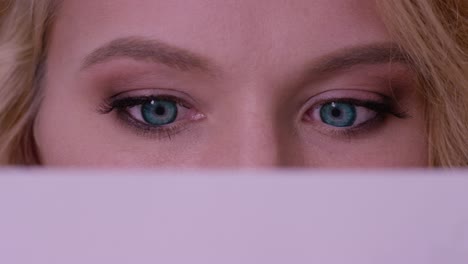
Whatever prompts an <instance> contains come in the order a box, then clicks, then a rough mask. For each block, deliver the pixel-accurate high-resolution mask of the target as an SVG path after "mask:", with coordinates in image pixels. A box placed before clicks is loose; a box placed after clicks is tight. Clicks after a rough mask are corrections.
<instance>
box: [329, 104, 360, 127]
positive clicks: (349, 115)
mask: <svg viewBox="0 0 468 264" xmlns="http://www.w3.org/2000/svg"><path fill="white" fill-rule="evenodd" d="M320 118H321V119H322V122H324V123H325V124H328V125H330V126H335V127H350V126H352V125H354V123H355V122H356V118H357V113H356V106H354V105H353V104H349V103H335V102H332V103H328V104H324V105H322V107H321V108H320Z"/></svg>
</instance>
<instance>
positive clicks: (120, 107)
mask: <svg viewBox="0 0 468 264" xmlns="http://www.w3.org/2000/svg"><path fill="white" fill-rule="evenodd" d="M152 100H167V101H171V102H174V103H175V104H176V105H177V106H178V107H184V108H186V109H189V110H190V109H192V108H193V107H191V106H190V105H189V104H187V103H186V102H185V101H183V100H182V99H180V98H178V97H176V96H171V95H157V96H137V97H130V96H129V97H124V98H118V99H116V98H110V99H108V100H106V101H105V102H104V103H103V104H102V105H101V107H100V108H99V112H100V113H101V114H109V113H111V112H112V111H116V114H117V117H118V118H119V119H120V120H121V121H122V123H123V124H124V125H126V126H128V127H130V128H131V129H133V130H134V131H135V132H136V133H137V134H140V135H143V136H147V137H156V138H157V139H165V138H169V139H172V138H173V137H174V136H175V135H177V134H179V133H181V132H183V131H184V130H186V129H187V122H184V121H180V122H175V123H173V124H168V125H162V126H152V125H150V124H145V123H144V122H142V121H139V120H137V119H135V118H134V117H133V116H132V115H131V114H130V112H129V111H128V109H129V108H132V107H136V106H141V105H143V104H146V103H148V102H151V101H152ZM330 103H341V104H350V105H353V106H355V107H364V108H366V109H369V110H370V111H374V112H375V114H376V115H375V117H373V118H371V119H370V120H367V121H365V122H364V123H362V124H359V125H357V126H355V127H352V128H337V127H333V126H331V125H328V124H326V123H324V122H323V121H322V120H307V118H305V117H304V119H305V121H313V122H319V123H321V124H320V125H321V126H324V127H325V128H324V130H325V132H324V134H327V135H332V136H335V137H346V138H350V137H354V136H357V135H359V134H362V133H365V132H368V131H369V130H371V129H373V128H376V126H377V125H378V123H380V122H382V121H384V120H385V118H386V117H387V116H388V115H393V116H395V117H397V118H399V119H406V118H408V117H409V116H408V114H407V113H406V112H404V111H398V110H397V108H396V107H395V105H396V102H395V101H394V100H392V99H390V98H384V99H383V100H382V101H375V100H360V99H356V98H328V99H325V100H321V101H319V102H316V103H315V104H314V105H312V106H309V108H308V110H307V111H306V113H305V114H303V116H307V113H308V112H309V111H315V110H317V109H320V108H321V107H323V106H324V105H326V104H330ZM319 131H320V130H319Z"/></svg>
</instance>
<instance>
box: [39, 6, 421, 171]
mask: <svg viewBox="0 0 468 264" xmlns="http://www.w3.org/2000/svg"><path fill="white" fill-rule="evenodd" d="M394 47H395V44H394V43H392V42H391V39H390V37H389V35H388V32H387V31H386V29H385V27H384V25H383V24H382V22H381V20H380V18H379V16H378V14H377V10H376V6H375V4H374V1H371V0H331V1H330V0H315V1H310V0H288V1H284V0H223V1H218V0H139V1H134V0H113V1H100V0H98V1H96V0H65V1H64V4H63V6H62V7H61V9H60V10H59V12H58V17H57V19H56V21H55V25H54V27H53V29H52V34H51V39H50V50H49V54H48V58H47V62H46V67H47V73H46V78H45V79H44V82H43V89H44V93H43V94H44V99H43V101H42V104H41V108H40V110H39V113H38V116H37V119H36V123H35V137H36V141H37V144H38V147H39V151H40V155H41V158H42V161H43V163H44V164H45V165H60V166H68V165H74V166H141V167H153V166H170V167H173V166H177V167H197V166H209V167H214V166H215V167H217V166H227V167H250V166H261V167H264V166H293V167H304V166H308V167H357V166H361V167H379V166H385V167H389V166H425V165H427V143H426V136H425V134H424V128H425V121H424V113H423V109H424V104H423V100H422V98H421V97H420V96H419V95H418V93H417V92H416V83H415V74H414V73H413V72H412V71H411V70H410V66H409V63H408V62H407V61H405V59H404V54H401V52H400V51H398V50H397V49H395V48H394Z"/></svg>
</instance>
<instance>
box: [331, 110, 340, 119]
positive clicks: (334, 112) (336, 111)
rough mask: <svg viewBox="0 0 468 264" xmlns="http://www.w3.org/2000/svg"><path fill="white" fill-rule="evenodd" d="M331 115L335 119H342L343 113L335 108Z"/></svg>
mask: <svg viewBox="0 0 468 264" xmlns="http://www.w3.org/2000/svg"><path fill="white" fill-rule="evenodd" d="M331 114H332V116H333V117H340V116H341V111H340V110H339V109H337V108H334V109H333V110H332V111H331Z"/></svg>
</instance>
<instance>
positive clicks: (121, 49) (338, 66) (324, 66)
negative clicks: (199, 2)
mask: <svg viewBox="0 0 468 264" xmlns="http://www.w3.org/2000/svg"><path fill="white" fill-rule="evenodd" d="M116 58H131V59H134V60H137V61H148V62H152V63H159V64H164V65H166V66H168V67H171V68H175V69H178V70H181V71H201V72H206V73H214V72H215V71H216V69H217V67H216V66H215V65H214V63H213V62H211V61H210V60H209V59H207V58H205V57H203V56H201V55H198V54H195V53H193V52H191V51H189V50H186V49H182V48H179V47H176V46H172V45H170V44H167V43H164V42H161V41H158V40H154V39H146V38H141V37H125V38H119V39H116V40H113V41H111V42H109V43H108V44H105V45H104V46H102V47H100V48H97V49H96V50H94V51H93V52H91V53H90V54H89V55H88V56H86V58H85V59H84V62H83V65H82V67H81V69H82V70H83V69H86V68H89V67H91V66H93V65H96V64H100V63H105V62H108V61H110V60H113V59H116ZM409 58H410V57H409V56H408V54H407V53H406V52H404V51H403V50H402V49H401V48H400V47H399V46H398V45H397V44H396V43H393V42H382V43H371V44H364V45H358V46H351V47H347V48H343V49H341V50H338V51H335V52H332V53H330V54H327V55H324V56H323V57H320V58H319V59H317V60H314V61H313V62H312V63H310V64H309V66H308V67H307V71H306V73H307V74H306V75H307V76H309V77H311V75H312V76H321V75H325V74H335V73H337V72H340V71H344V70H348V69H351V68H353V67H354V66H358V65H376V64H389V63H394V62H397V63H403V64H411V61H410V59H409Z"/></svg>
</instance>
